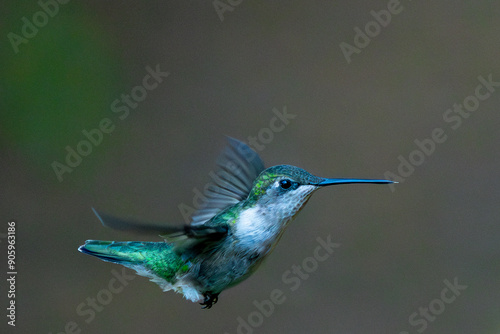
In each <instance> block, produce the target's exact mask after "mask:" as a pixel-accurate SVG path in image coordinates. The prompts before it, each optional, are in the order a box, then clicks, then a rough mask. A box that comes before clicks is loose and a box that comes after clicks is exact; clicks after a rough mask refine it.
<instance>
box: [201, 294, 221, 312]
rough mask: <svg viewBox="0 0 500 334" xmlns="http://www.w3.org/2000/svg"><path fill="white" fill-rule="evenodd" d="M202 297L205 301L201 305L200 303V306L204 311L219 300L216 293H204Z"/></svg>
mask: <svg viewBox="0 0 500 334" xmlns="http://www.w3.org/2000/svg"><path fill="white" fill-rule="evenodd" d="M203 297H205V300H204V301H203V303H200V305H202V306H203V307H202V308H204V309H205V308H206V309H209V308H211V307H212V306H213V305H214V304H215V303H217V301H218V300H219V294H218V293H211V292H206V293H204V294H203Z"/></svg>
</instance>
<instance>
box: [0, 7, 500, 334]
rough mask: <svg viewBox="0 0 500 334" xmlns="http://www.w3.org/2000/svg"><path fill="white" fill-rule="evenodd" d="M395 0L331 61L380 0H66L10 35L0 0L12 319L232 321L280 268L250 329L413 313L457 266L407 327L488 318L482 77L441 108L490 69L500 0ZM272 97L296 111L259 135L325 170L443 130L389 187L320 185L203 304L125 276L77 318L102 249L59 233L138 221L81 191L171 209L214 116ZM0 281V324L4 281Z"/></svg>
mask: <svg viewBox="0 0 500 334" xmlns="http://www.w3.org/2000/svg"><path fill="white" fill-rule="evenodd" d="M401 6H402V7H403V10H402V12H401V13H400V14H398V15H393V16H392V19H391V22H390V23H389V24H388V25H387V27H384V28H382V29H381V31H380V33H379V34H378V35H377V36H376V37H374V38H372V40H371V42H370V44H369V45H368V46H367V47H366V48H364V49H362V50H361V52H360V53H359V54H353V55H352V62H351V63H350V64H348V63H347V61H346V59H345V58H344V56H343V54H342V51H341V49H340V47H339V45H340V43H341V42H346V43H349V44H351V45H352V44H353V43H354V42H353V39H354V35H355V32H354V30H353V29H354V28H355V27H360V28H362V29H363V28H364V26H365V24H366V23H368V22H369V21H372V20H374V19H373V17H372V15H370V11H372V10H375V11H379V10H382V9H386V8H387V1H370V2H364V1H345V2H335V3H334V2H325V3H321V2H320V3H313V2H297V1H273V2H272V3H253V2H250V1H243V2H241V3H240V4H239V5H237V6H235V7H233V10H232V11H226V12H225V13H224V14H223V16H224V20H223V21H221V20H220V19H219V17H218V15H217V13H216V11H215V9H214V6H213V3H212V2H211V1H191V2H180V3H172V2H164V1H149V2H145V3H144V4H143V3H138V2H135V1H134V2H132V1H107V2H105V3H102V2H100V1H87V2H86V3H85V4H82V3H79V2H77V1H71V2H69V3H68V4H60V5H59V8H58V12H57V13H56V14H55V15H54V17H49V18H48V21H47V23H46V25H45V26H43V27H41V28H39V31H38V33H37V34H36V36H34V37H32V38H28V39H27V43H24V44H20V45H19V46H18V48H19V52H18V53H15V52H14V48H13V47H12V45H11V43H10V41H9V38H8V37H7V36H8V34H9V33H15V34H18V35H22V27H23V24H24V23H23V21H22V18H23V17H26V18H27V19H28V20H29V21H31V22H32V20H33V15H35V14H36V13H37V12H38V11H40V10H41V7H40V5H39V4H37V3H36V2H35V1H30V2H26V1H23V2H20V1H13V0H9V1H4V2H2V4H1V5H0V10H1V12H2V14H3V19H2V20H1V23H0V32H1V34H0V35H1V36H2V44H1V49H0V59H1V64H2V66H1V67H0V77H1V79H0V108H1V109H0V110H1V114H0V164H1V170H2V173H0V180H1V183H0V185H1V188H0V189H1V190H0V196H1V199H0V209H1V213H2V214H1V217H2V218H1V219H2V223H1V225H0V226H1V227H0V233H3V236H5V233H6V231H7V221H9V220H15V221H16V222H17V247H18V248H17V261H18V263H17V271H18V276H17V294H16V302H17V326H16V329H15V330H16V331H17V332H18V333H34V332H37V333H60V332H63V331H64V328H65V326H66V324H67V323H68V322H71V321H73V322H75V323H76V324H77V325H78V328H79V329H80V330H81V332H82V333H201V332H210V333H224V332H227V333H236V331H237V326H238V322H237V318H238V317H242V318H244V319H247V317H248V316H249V315H250V314H251V312H254V311H255V310H256V308H255V306H254V305H253V301H255V300H257V301H262V300H264V299H268V298H269V296H270V293H271V291H272V290H273V289H280V290H282V291H284V293H285V296H286V301H285V302H284V303H283V304H281V305H277V306H276V308H275V310H274V313H273V314H272V315H271V316H269V317H265V319H264V322H263V324H262V325H261V326H260V327H258V328H255V329H254V332H255V333H278V332H280V333H326V332H329V333H400V332H402V331H407V332H408V333H418V331H417V330H419V329H420V330H421V329H422V328H423V327H422V325H418V326H414V325H412V324H410V323H409V319H408V318H409V316H410V315H411V314H412V313H414V312H417V313H418V312H419V308H421V307H429V303H431V302H432V301H433V300H435V299H439V298H440V294H441V291H442V289H443V288H444V287H445V285H444V283H443V280H445V279H448V280H450V281H453V279H454V278H455V277H456V278H457V279H458V282H459V283H460V284H463V285H467V286H468V287H467V289H466V290H464V291H462V293H461V294H460V296H458V297H457V298H456V300H455V301H454V302H452V303H451V304H446V305H445V310H444V311H443V312H442V313H441V314H439V315H437V316H436V318H435V319H433V321H428V323H427V328H425V333H487V334H498V333H499V332H500V286H499V282H500V264H499V260H500V242H499V240H500V221H499V213H500V194H499V193H500V191H499V189H500V181H499V178H498V172H499V170H500V154H499V153H500V151H499V148H498V147H499V146H498V145H499V140H500V131H499V126H500V108H499V102H500V89H498V90H497V91H496V92H494V93H492V94H491V96H490V97H489V98H488V99H487V100H485V101H482V102H481V103H480V106H479V108H478V110H477V111H474V112H472V113H471V115H470V117H469V118H467V119H463V122H462V124H461V126H460V127H459V128H458V129H456V130H452V129H451V128H450V124H447V123H445V122H444V121H443V114H444V113H445V111H446V110H447V109H448V108H451V107H452V106H453V104H454V103H462V102H463V100H464V99H465V98H466V97H467V96H469V95H472V94H474V89H475V87H476V86H477V85H478V84H479V81H478V79H477V78H478V76H480V75H482V76H484V77H487V76H488V75H490V74H491V75H492V77H493V80H494V81H500V62H499V55H500V37H499V36H500V25H499V18H500V17H499V16H500V3H499V2H497V1H474V2H473V1H432V2H431V1H411V2H410V1H402V2H401ZM157 65H159V67H160V69H161V70H162V71H165V72H169V73H170V76H169V77H168V78H166V79H165V80H164V81H163V82H162V83H161V84H159V85H158V87H157V88H156V89H154V90H151V91H148V95H147V97H146V98H145V100H144V101H143V102H140V103H139V105H138V106H137V107H136V108H135V109H131V111H130V114H129V116H128V117H127V118H126V119H124V120H120V119H119V118H118V116H119V115H120V114H116V113H113V111H112V110H111V103H112V102H113V101H114V100H115V99H117V98H118V99H120V96H121V94H130V92H131V90H132V88H133V87H135V86H137V85H141V84H142V80H143V78H144V76H145V75H146V74H147V71H146V67H147V66H151V67H152V68H155V67H156V66H157ZM285 106H286V109H287V111H288V113H290V114H293V115H296V117H295V118H294V119H293V120H291V121H290V123H289V124H288V125H287V126H286V127H285V129H284V130H283V131H281V132H277V133H275V134H274V138H273V140H272V141H271V142H270V143H268V144H266V145H265V149H264V150H262V151H261V152H260V154H261V156H262V157H263V159H264V161H265V162H266V164H267V165H268V166H270V165H275V164H281V163H287V164H293V165H297V166H300V167H303V168H305V169H307V170H309V171H311V172H312V173H314V174H317V175H320V176H324V177H364V178H381V177H383V175H384V173H385V172H386V171H392V172H395V173H396V172H397V168H398V165H399V160H398V156H400V155H402V156H403V157H405V158H408V156H409V154H410V153H411V152H412V151H414V150H415V149H416V148H417V147H416V146H415V144H414V140H415V139H419V140H423V139H425V138H429V137H430V136H431V132H432V131H433V129H435V128H443V130H445V133H446V135H447V136H448V137H447V140H446V142H444V143H442V144H437V146H436V148H435V152H434V153H433V154H431V155H430V156H428V157H426V158H425V161H424V163H423V164H421V165H420V166H418V167H416V169H415V171H414V172H413V174H412V175H411V176H410V177H408V178H407V179H406V180H405V182H403V183H400V184H399V185H397V187H396V188H395V189H396V191H395V192H391V190H390V188H389V187H388V186H375V185H366V186H362V185H353V186H347V185H346V186H339V187H334V188H329V189H324V190H321V191H319V192H318V193H317V194H315V195H314V196H313V197H312V199H311V201H310V202H309V204H308V205H307V207H306V208H305V209H304V210H303V211H302V212H301V214H300V215H299V216H298V218H297V219H296V220H295V221H294V222H293V223H292V224H291V225H290V227H289V229H288V231H287V232H286V233H285V235H284V237H283V238H282V240H281V242H280V244H279V245H278V247H277V248H276V250H275V252H274V253H273V254H272V255H271V256H270V257H269V259H268V260H267V262H266V263H265V264H264V265H263V266H262V268H261V269H260V270H259V271H258V272H257V273H256V274H255V275H254V276H252V277H251V278H250V279H248V280H247V281H245V282H243V283H242V284H240V285H238V286H237V287H234V288H232V289H230V290H228V291H225V292H223V293H222V294H221V296H220V301H219V303H218V304H217V305H216V306H215V307H214V308H213V309H211V310H201V309H200V306H199V305H197V304H193V303H191V302H188V301H185V300H183V298H182V297H181V296H180V295H178V294H174V293H172V292H168V293H163V292H162V291H161V290H160V289H159V288H158V286H156V285H155V284H154V283H151V282H148V280H147V279H146V278H143V277H137V278H136V279H134V280H132V281H130V282H129V284H128V285H127V286H126V287H125V288H124V289H123V291H122V292H120V293H117V294H114V295H113V299H112V301H111V302H110V303H109V304H107V305H105V306H104V308H103V310H102V311H101V312H97V313H96V314H95V318H94V319H93V320H92V321H90V323H87V322H86V321H85V320H86V319H88V316H82V315H80V314H78V313H77V306H78V305H79V304H81V303H85V301H86V300H87V298H89V297H90V298H95V297H96V295H97V294H98V293H99V291H101V290H102V289H106V288H107V286H108V283H109V281H110V279H112V278H113V275H112V270H113V269H115V270H118V271H120V272H121V267H120V266H117V265H113V264H110V263H105V262H102V261H99V260H97V259H94V258H91V257H89V256H85V255H83V254H81V253H79V252H78V251H77V248H78V246H79V245H80V244H82V243H83V242H84V241H85V240H86V239H103V240H134V239H137V240H148V238H147V237H144V236H135V235H131V234H128V233H120V232H117V231H111V230H107V229H105V228H103V227H102V226H101V225H100V223H99V222H98V220H97V218H96V217H95V216H94V215H93V213H92V211H91V207H97V208H100V209H101V210H103V211H105V212H108V213H111V214H115V215H119V216H124V217H135V218H138V219H144V220H153V221H164V222H166V223H167V222H168V223H176V224H181V223H183V218H182V216H181V213H180V211H179V209H178V206H179V205H180V204H181V203H185V204H187V205H192V201H193V196H194V193H193V189H195V188H198V189H203V186H204V185H205V184H206V183H207V182H208V181H209V180H210V179H209V177H208V173H209V172H210V171H211V170H212V169H213V167H214V161H215V158H216V157H217V155H218V153H219V152H220V151H221V149H222V147H223V145H224V143H225V139H224V135H230V136H233V137H235V138H238V139H241V140H248V137H249V136H256V135H258V133H259V131H260V130H261V129H263V128H266V127H269V122H270V120H271V119H272V118H273V117H274V114H273V112H272V110H273V108H277V109H278V110H283V108H284V107H285ZM104 118H109V119H111V120H112V121H113V123H114V124H115V129H114V131H113V132H112V133H111V134H105V135H104V137H103V140H102V143H101V144H100V145H98V146H97V147H95V146H94V147H93V150H92V153H91V154H89V155H88V156H87V157H84V158H83V160H82V162H81V164H80V165H79V166H77V167H76V168H74V170H73V171H72V172H71V173H66V174H64V175H63V178H64V179H63V181H62V182H59V181H58V179H57V177H56V175H55V173H54V171H53V169H52V167H51V164H52V163H53V162H54V161H59V162H61V163H64V159H65V157H66V150H65V147H66V146H70V147H72V148H73V149H76V146H77V144H78V142H79V141H81V140H83V139H85V137H84V136H83V134H82V130H91V129H94V128H96V127H97V126H98V124H99V122H100V121H101V120H102V119H104ZM328 235H331V236H332V240H333V241H334V242H337V243H340V244H341V246H340V247H339V248H338V249H337V250H336V251H335V253H334V255H333V256H331V257H330V258H328V260H326V261H325V262H321V263H320V264H319V267H318V269H317V270H316V271H314V272H313V273H311V274H310V277H309V278H308V279H307V280H303V281H302V282H301V286H300V288H299V289H297V290H296V291H290V289H289V287H290V286H289V285H287V284H285V283H284V282H283V281H282V275H283V273H284V272H285V271H287V270H289V269H290V268H291V266H292V265H293V264H301V263H302V261H303V260H304V259H305V258H307V257H310V256H312V255H313V250H314V248H315V247H316V246H317V241H316V238H317V237H318V236H321V237H323V238H325V237H326V236H328ZM0 236H1V235H0ZM0 240H1V243H0V249H1V250H2V253H1V254H3V255H1V259H0V263H2V266H1V268H5V267H4V265H3V264H4V263H6V257H7V256H6V243H5V239H0ZM149 240H159V239H156V238H155V237H151V238H149ZM128 272H130V271H128ZM5 275H6V269H5V270H4V269H2V272H1V273H0V277H1V278H2V281H3V282H5ZM0 293H1V295H0V296H1V297H0V300H1V301H2V309H3V310H4V311H3V312H2V317H1V318H2V319H3V320H2V324H1V326H2V328H7V327H9V326H7V324H6V322H7V320H6V317H5V314H4V313H5V312H6V311H5V308H6V307H7V298H6V295H7V291H6V290H5V285H4V284H1V290H0ZM417 319H423V317H421V316H419V317H417ZM8 329H9V330H12V328H10V327H9V328H8ZM2 332H3V330H2Z"/></svg>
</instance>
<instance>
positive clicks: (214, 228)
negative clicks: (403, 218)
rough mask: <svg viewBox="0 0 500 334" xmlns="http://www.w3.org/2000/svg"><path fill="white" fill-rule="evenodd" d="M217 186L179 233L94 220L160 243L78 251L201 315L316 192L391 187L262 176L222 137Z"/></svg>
mask: <svg viewBox="0 0 500 334" xmlns="http://www.w3.org/2000/svg"><path fill="white" fill-rule="evenodd" d="M216 170H217V173H216V176H217V177H216V178H215V182H214V183H213V184H211V187H208V188H207V191H206V192H205V194H206V196H205V200H204V203H203V205H201V207H200V208H199V209H198V211H196V212H194V213H193V215H192V216H191V219H190V223H189V224H187V225H184V226H169V225H164V224H159V223H140V222H137V221H133V220H126V219H122V218H116V217H113V216H110V215H107V214H104V213H100V212H97V211H96V210H95V209H93V210H94V213H95V214H96V215H97V217H98V218H99V220H100V221H101V223H102V224H103V225H104V226H106V227H110V228H113V229H117V230H122V231H134V232H138V233H149V234H159V235H160V237H161V238H162V239H163V240H161V239H160V240H161V241H158V242H142V241H100V240H87V241H86V242H85V244H84V245H82V246H80V247H79V248H78V250H79V251H80V252H82V253H85V254H89V255H92V256H95V257H97V258H99V259H101V260H103V261H108V262H113V263H117V264H121V265H123V266H125V267H128V268H131V269H133V270H135V271H136V272H137V274H138V275H141V276H145V277H147V278H149V279H150V280H151V281H152V282H154V283H157V284H158V285H159V286H160V287H161V288H162V289H163V291H168V290H174V291H175V292H177V293H181V294H183V295H184V297H185V298H186V299H188V300H190V301H192V302H198V303H200V304H201V305H202V306H203V308H207V309H209V308H211V307H212V306H213V305H214V304H215V303H216V302H217V301H218V296H219V294H220V293H221V292H222V291H224V290H225V289H227V288H230V287H232V286H235V285H236V284H239V283H241V282H242V281H244V280H245V279H247V278H248V277H249V276H250V275H252V273H254V272H255V271H256V270H257V268H259V266H260V265H261V264H262V262H263V260H264V259H265V258H266V257H267V256H268V255H269V254H270V253H271V252H272V251H273V249H274V248H275V246H276V245H277V243H278V241H279V240H280V238H281V236H282V234H283V232H284V231H285V229H286V227H287V226H288V224H289V223H290V221H292V219H293V218H294V217H295V216H296V215H297V214H298V212H299V211H300V210H301V209H302V208H303V207H304V206H305V204H306V203H307V201H308V200H309V198H310V196H311V195H312V193H313V192H315V191H316V190H318V189H320V188H323V187H327V186H332V185H339V184H349V183H375V184H388V183H396V182H394V181H391V180H377V179H351V178H322V177H318V176H314V175H312V174H310V173H309V172H307V171H305V170H304V169H301V168H299V167H295V166H290V165H278V166H273V167H269V168H267V169H265V168H264V164H263V162H262V160H261V158H260V157H259V155H258V154H257V153H256V152H255V151H254V150H252V149H251V148H250V147H249V146H247V145H246V144H245V143H243V142H241V141H238V140H236V139H234V138H230V137H228V145H227V146H226V148H225V149H224V151H223V152H222V154H221V156H220V157H219V159H218V160H217V169H216Z"/></svg>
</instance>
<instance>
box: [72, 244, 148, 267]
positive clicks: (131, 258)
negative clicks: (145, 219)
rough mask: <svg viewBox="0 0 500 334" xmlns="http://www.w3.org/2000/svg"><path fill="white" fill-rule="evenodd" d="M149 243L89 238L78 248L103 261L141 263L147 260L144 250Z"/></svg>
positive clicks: (127, 263)
mask: <svg viewBox="0 0 500 334" xmlns="http://www.w3.org/2000/svg"><path fill="white" fill-rule="evenodd" d="M147 244H148V243H144V242H116V241H100V240H87V241H86V242H85V245H83V246H80V247H79V248H78V250H79V251H80V252H82V253H85V254H89V255H92V256H95V257H98V258H100V259H101V260H103V261H108V262H113V263H119V264H122V265H131V264H139V263H142V262H144V260H146V258H145V256H144V254H143V253H144V251H145V250H147V246H148V245H147Z"/></svg>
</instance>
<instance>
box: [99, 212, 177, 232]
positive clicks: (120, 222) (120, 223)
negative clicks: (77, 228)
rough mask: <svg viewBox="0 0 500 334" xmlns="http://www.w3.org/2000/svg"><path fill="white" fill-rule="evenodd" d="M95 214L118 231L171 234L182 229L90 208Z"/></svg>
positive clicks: (102, 221) (106, 224) (107, 225)
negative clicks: (115, 215)
mask: <svg viewBox="0 0 500 334" xmlns="http://www.w3.org/2000/svg"><path fill="white" fill-rule="evenodd" d="M92 211H94V213H95V215H96V216H97V218H99V220H100V221H101V223H102V225H104V226H105V227H109V228H112V229H114V230H118V231H128V232H137V233H144V234H171V233H178V232H182V231H184V226H182V225H181V226H165V225H161V224H155V223H139V222H137V221H134V220H126V219H122V218H117V217H113V216H110V215H107V214H105V213H102V212H98V211H97V210H96V209H94V208H92Z"/></svg>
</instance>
